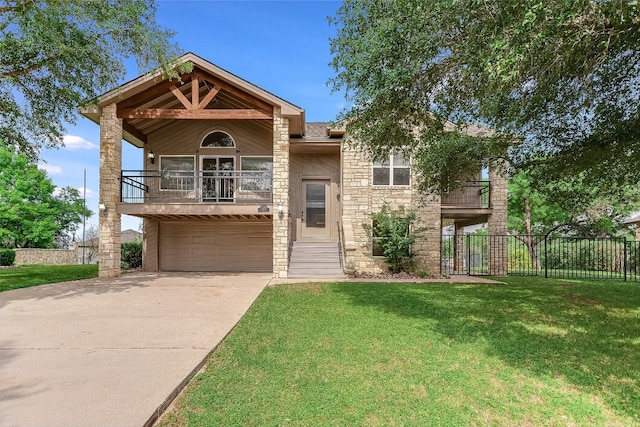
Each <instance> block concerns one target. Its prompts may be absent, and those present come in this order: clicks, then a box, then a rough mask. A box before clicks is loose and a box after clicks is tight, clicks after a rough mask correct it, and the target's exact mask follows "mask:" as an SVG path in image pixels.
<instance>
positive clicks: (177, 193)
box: [120, 170, 273, 203]
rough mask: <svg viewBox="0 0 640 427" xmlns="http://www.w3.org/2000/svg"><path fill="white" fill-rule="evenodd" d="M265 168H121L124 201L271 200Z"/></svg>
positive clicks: (253, 201) (269, 184)
mask: <svg viewBox="0 0 640 427" xmlns="http://www.w3.org/2000/svg"><path fill="white" fill-rule="evenodd" d="M272 188H273V177H272V173H271V172H267V171H237V170H231V171H194V172H187V171H180V170H163V171H158V170H123V171H122V172H121V174H120V201H121V202H124V203H271V202H272V199H273V191H272Z"/></svg>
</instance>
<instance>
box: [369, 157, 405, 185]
mask: <svg viewBox="0 0 640 427" xmlns="http://www.w3.org/2000/svg"><path fill="white" fill-rule="evenodd" d="M410 178H411V167H410V164H409V159H407V158H405V157H404V156H403V155H402V154H390V155H389V159H388V160H385V161H382V162H375V163H374V164H373V185H409V184H410V182H411V181H410Z"/></svg>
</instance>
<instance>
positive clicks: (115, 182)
mask: <svg viewBox="0 0 640 427" xmlns="http://www.w3.org/2000/svg"><path fill="white" fill-rule="evenodd" d="M121 169H122V119H119V118H118V117H117V115H116V104H110V105H107V106H105V107H103V108H102V113H101V115H100V202H101V203H104V205H105V206H106V208H107V210H106V215H105V214H104V212H98V217H99V228H100V244H99V259H100V264H99V267H98V276H99V277H117V276H120V224H121V220H120V214H119V213H117V212H116V204H117V203H118V202H119V201H120V170H121Z"/></svg>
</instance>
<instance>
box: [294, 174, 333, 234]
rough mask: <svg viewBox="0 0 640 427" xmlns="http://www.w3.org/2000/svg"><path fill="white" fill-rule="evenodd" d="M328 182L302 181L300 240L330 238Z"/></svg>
mask: <svg viewBox="0 0 640 427" xmlns="http://www.w3.org/2000/svg"><path fill="white" fill-rule="evenodd" d="M330 182H331V181H329V180H313V181H311V180H303V181H302V194H301V196H302V198H301V200H302V209H301V212H300V222H299V223H300V238H301V239H303V240H314V239H319V240H324V239H329V238H330V237H331V209H330V205H329V201H330V198H329V193H330V191H329V188H330V187H329V185H330Z"/></svg>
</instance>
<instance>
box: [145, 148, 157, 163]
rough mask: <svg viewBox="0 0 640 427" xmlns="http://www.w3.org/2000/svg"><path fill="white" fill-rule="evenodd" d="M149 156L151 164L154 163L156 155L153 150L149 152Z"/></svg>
mask: <svg viewBox="0 0 640 427" xmlns="http://www.w3.org/2000/svg"><path fill="white" fill-rule="evenodd" d="M147 158H148V159H149V162H150V163H151V164H154V163H155V162H156V155H155V154H153V151H149V153H148V154H147Z"/></svg>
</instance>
